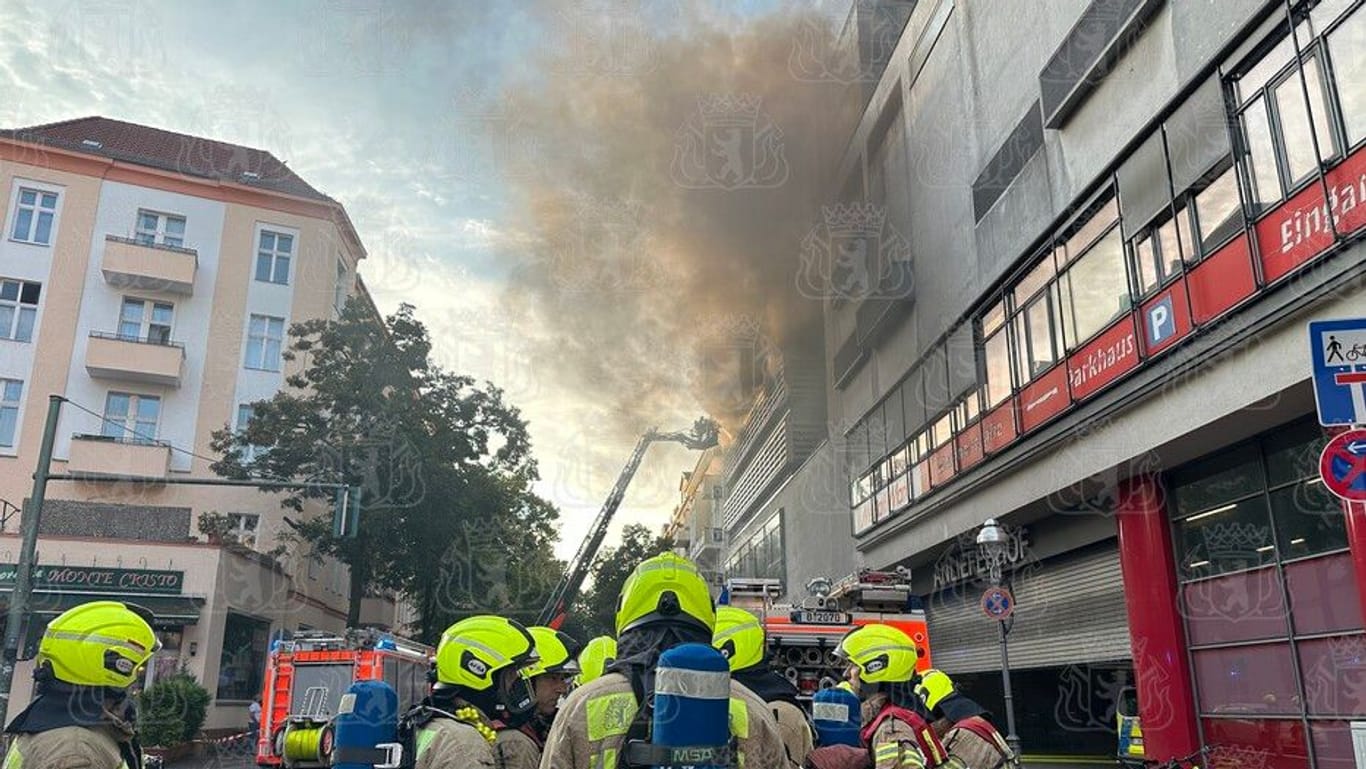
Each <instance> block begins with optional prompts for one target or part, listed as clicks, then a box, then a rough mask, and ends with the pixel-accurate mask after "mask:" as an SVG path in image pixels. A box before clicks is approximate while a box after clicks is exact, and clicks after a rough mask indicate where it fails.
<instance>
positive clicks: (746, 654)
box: [712, 606, 814, 764]
mask: <svg viewBox="0 0 1366 769" xmlns="http://www.w3.org/2000/svg"><path fill="white" fill-rule="evenodd" d="M712 645H713V646H715V647H716V648H717V649H718V650H720V652H721V653H722V654H724V655H725V657H726V660H727V661H728V662H729V663H730V673H731V676H732V677H733V678H734V679H735V680H736V681H739V682H740V683H742V684H744V685H745V687H746V688H748V689H749V690H750V691H752V692H754V693H755V694H757V695H758V696H759V699H761V700H763V701H764V702H766V703H768V706H769V708H770V709H771V710H772V711H773V717H774V718H775V719H776V720H777V721H778V729H779V731H781V732H782V735H783V747H785V748H786V749H787V757H788V760H790V761H791V762H793V763H795V764H801V763H803V762H804V761H806V755H807V754H808V753H810V752H811V749H812V748H813V747H814V737H813V735H812V733H811V722H810V721H809V720H807V717H806V711H805V710H803V709H802V706H801V703H800V702H799V701H798V700H797V694H798V692H797V687H795V686H793V685H792V682H791V681H789V680H787V679H786V678H783V677H782V676H780V675H778V673H777V672H776V671H775V670H773V668H772V667H770V666H769V664H768V658H767V653H766V652H767V648H768V645H767V639H766V638H765V636H764V626H763V624H761V623H760V622H759V618H758V617H756V616H754V615H753V614H750V613H749V612H747V611H745V610H744V609H741V608H738V607H735V606H720V607H717V609H716V633H715V635H713V636H712Z"/></svg>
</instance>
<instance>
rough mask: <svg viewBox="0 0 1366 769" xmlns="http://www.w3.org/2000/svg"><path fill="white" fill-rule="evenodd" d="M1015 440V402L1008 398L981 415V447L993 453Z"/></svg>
mask: <svg viewBox="0 0 1366 769" xmlns="http://www.w3.org/2000/svg"><path fill="white" fill-rule="evenodd" d="M1014 440H1015V402H1014V401H1013V400H1008V401H1006V402H1005V403H1002V404H1001V405H999V406H997V407H996V410H995V411H992V412H990V413H988V414H987V415H986V416H984V417H982V448H983V449H984V450H985V451H986V452H987V453H988V454H994V453H996V452H998V451H1000V450H1001V449H1003V448H1005V447H1006V446H1009V445H1010V444H1011V442H1012V441H1014Z"/></svg>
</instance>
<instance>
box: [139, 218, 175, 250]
mask: <svg viewBox="0 0 1366 769" xmlns="http://www.w3.org/2000/svg"><path fill="white" fill-rule="evenodd" d="M133 239H134V240H136V241H137V242H139V243H141V244H143V245H144V246H153V245H157V244H161V245H163V246H175V247H177V248H181V247H183V246H184V245H185V217H183V216H174V215H172V214H159V213H156V212H155V211H142V210H139V211H138V227H137V232H136V233H135V234H134V236H133Z"/></svg>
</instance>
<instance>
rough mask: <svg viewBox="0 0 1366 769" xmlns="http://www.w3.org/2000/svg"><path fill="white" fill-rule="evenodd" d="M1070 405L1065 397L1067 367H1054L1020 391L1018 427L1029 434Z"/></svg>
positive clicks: (1066, 396)
mask: <svg viewBox="0 0 1366 769" xmlns="http://www.w3.org/2000/svg"><path fill="white" fill-rule="evenodd" d="M1070 405H1072V401H1071V398H1070V397H1069V396H1068V395H1067V366H1054V367H1053V369H1052V370H1051V371H1049V372H1048V373H1047V374H1044V375H1043V376H1042V377H1040V378H1038V379H1035V380H1034V381H1033V383H1031V384H1030V385H1029V386H1028V387H1026V388H1024V389H1023V390H1021V391H1020V427H1021V428H1022V429H1023V431H1024V432H1029V431H1030V430H1033V429H1034V428H1036V427H1038V426H1039V425H1041V424H1043V423H1044V422H1047V421H1048V420H1050V419H1052V418H1053V417H1055V416H1057V415H1058V414H1061V413H1062V412H1063V411H1064V410H1066V409H1067V407H1068V406H1070Z"/></svg>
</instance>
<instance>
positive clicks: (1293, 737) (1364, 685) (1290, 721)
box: [1168, 420, 1366, 769]
mask: <svg viewBox="0 0 1366 769" xmlns="http://www.w3.org/2000/svg"><path fill="white" fill-rule="evenodd" d="M1326 441H1327V436H1326V435H1324V433H1323V432H1322V431H1321V430H1320V428H1319V427H1318V426H1317V425H1316V424H1314V423H1313V422H1312V421H1309V420H1304V421H1300V422H1297V423H1294V424H1291V425H1287V426H1283V427H1281V428H1278V429H1277V430H1274V431H1272V432H1271V433H1269V434H1266V435H1264V436H1262V437H1260V438H1258V439H1256V440H1253V441H1249V442H1247V443H1244V444H1241V445H1239V446H1236V447H1234V448H1232V449H1229V450H1227V451H1224V452H1220V453H1219V454H1217V455H1214V456H1211V457H1207V458H1204V459H1201V460H1199V461H1197V462H1194V463H1192V464H1190V465H1188V466H1186V467H1183V468H1180V469H1178V470H1176V471H1174V472H1173V473H1171V475H1170V477H1169V481H1170V483H1169V488H1170V490H1171V497H1170V500H1169V505H1168V508H1169V510H1170V511H1171V513H1172V515H1173V517H1174V518H1175V521H1174V524H1173V530H1174V531H1173V536H1174V542H1175V545H1176V553H1177V575H1178V577H1179V579H1180V581H1181V610H1182V614H1183V616H1184V617H1185V625H1186V637H1187V642H1188V643H1189V646H1190V659H1191V668H1192V671H1193V675H1194V678H1195V690H1196V702H1197V705H1198V707H1199V712H1200V716H1201V719H1200V721H1201V728H1202V731H1203V738H1204V742H1205V744H1206V745H1208V746H1211V747H1214V746H1217V747H1218V748H1219V749H1220V751H1221V755H1225V754H1227V755H1233V754H1234V753H1237V752H1238V751H1241V752H1242V755H1244V758H1246V759H1247V761H1248V762H1249V763H1248V765H1254V764H1253V763H1251V762H1253V761H1256V762H1259V763H1255V765H1257V766H1268V767H1296V768H1306V767H1316V768H1317V769H1325V768H1326V767H1336V766H1339V765H1341V766H1351V765H1353V764H1350V763H1348V764H1342V763H1340V762H1341V760H1342V758H1341V757H1342V756H1347V757H1350V756H1351V736H1350V733H1349V730H1348V729H1347V728H1345V727H1346V721H1345V720H1344V719H1349V718H1359V717H1361V716H1362V715H1366V635H1363V633H1362V629H1363V622H1362V617H1361V609H1360V603H1359V601H1358V597H1357V588H1356V584H1357V580H1356V576H1355V573H1354V570H1353V567H1352V562H1351V556H1350V553H1349V551H1348V544H1347V534H1346V530H1345V526H1344V521H1343V514H1342V506H1341V504H1340V503H1339V502H1338V500H1337V499H1336V498H1335V497H1333V496H1332V495H1331V494H1329V493H1328V492H1327V491H1325V490H1324V488H1323V484H1322V482H1320V481H1319V480H1318V474H1317V458H1318V453H1319V451H1320V450H1321V449H1322V448H1323V445H1324V443H1325V442H1326ZM1229 751H1233V753H1230V752H1229Z"/></svg>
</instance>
